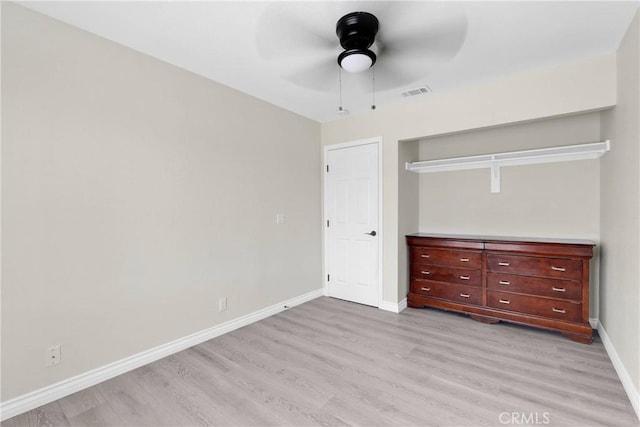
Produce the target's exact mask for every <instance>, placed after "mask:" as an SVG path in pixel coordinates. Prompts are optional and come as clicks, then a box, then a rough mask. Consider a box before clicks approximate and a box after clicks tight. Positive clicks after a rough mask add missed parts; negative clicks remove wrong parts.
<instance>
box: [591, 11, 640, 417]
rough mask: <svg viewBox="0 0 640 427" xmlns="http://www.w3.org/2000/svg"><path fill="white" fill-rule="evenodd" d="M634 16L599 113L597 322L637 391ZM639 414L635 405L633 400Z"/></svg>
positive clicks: (639, 222)
mask: <svg viewBox="0 0 640 427" xmlns="http://www.w3.org/2000/svg"><path fill="white" fill-rule="evenodd" d="M639 26H640V24H639V23H638V15H637V14H636V17H635V19H634V20H633V22H632V24H631V26H630V27H629V30H628V31H627V34H626V36H625V38H624V39H623V41H622V43H621V45H620V48H619V49H618V54H617V63H618V73H617V82H618V89H617V93H618V102H617V105H616V107H615V108H614V109H613V110H611V111H609V112H606V113H603V115H602V136H603V138H610V139H611V153H609V154H608V155H607V156H605V157H603V159H602V164H601V184H600V185H601V191H602V196H601V198H602V204H601V213H600V215H601V226H600V227H601V240H602V262H601V277H600V280H601V283H602V287H601V288H602V289H601V295H600V300H601V304H600V321H601V322H602V325H603V326H604V328H605V330H606V331H607V334H608V336H609V338H610V339H611V342H612V344H613V345H614V347H615V349H616V351H617V353H618V355H619V357H620V360H621V361H622V363H623V364H624V367H625V369H626V371H627V372H628V373H629V376H630V377H631V381H632V382H633V384H634V386H635V393H636V398H637V397H638V391H640V310H639V309H638V307H640V279H639V277H640V263H639V262H638V260H639V259H640V124H639V123H640V84H639V78H638V76H640V66H639V64H640V41H639V39H640V33H639V30H638V27H639ZM634 405H635V408H636V411H638V413H639V414H640V401H636V402H634Z"/></svg>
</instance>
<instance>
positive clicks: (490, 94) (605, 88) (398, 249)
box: [322, 55, 616, 302]
mask: <svg viewBox="0 0 640 427" xmlns="http://www.w3.org/2000/svg"><path fill="white" fill-rule="evenodd" d="M615 67H616V64H615V55H608V56H603V57H598V58H593V59H590V60H585V61H579V62H572V63H568V64H565V65H563V66H559V67H554V68H549V69H543V70H538V71H535V72H531V73H528V74H523V75H518V76H512V77H510V78H505V79H501V80H498V81H493V82H489V83H485V84H482V85H477V86H472V87H463V88H460V90H458V91H455V92H448V93H443V94H433V95H428V96H425V97H424V98H416V99H415V100H412V101H410V102H407V103H404V104H401V105H397V106H394V107H390V108H386V109H383V108H380V109H378V110H375V111H373V112H370V113H367V114H363V115H358V116H353V117H348V118H344V119H340V120H336V121H333V122H329V123H324V124H323V125H322V144H323V145H329V144H335V143H340V142H345V141H352V140H358V139H364V138H368V137H375V136H382V137H383V199H384V212H383V218H384V219H383V227H384V238H383V299H384V300H385V301H388V302H398V301H400V300H401V299H402V298H404V296H405V295H406V286H407V285H406V283H407V275H406V268H405V267H404V266H400V265H399V262H400V260H405V253H406V249H405V242H404V233H405V232H406V231H407V230H412V229H415V225H417V224H415V222H414V221H415V215H413V214H411V213H409V214H405V213H404V212H401V211H403V210H404V209H414V208H412V207H411V206H409V207H405V200H406V197H405V195H406V194H407V192H405V191H404V189H402V190H401V189H400V186H401V185H403V180H404V178H400V177H401V176H402V175H403V174H404V172H402V171H401V163H403V162H402V161H401V158H400V156H401V154H400V153H399V151H400V150H401V149H400V146H399V142H400V141H403V140H411V139H417V138H421V137H426V136H434V135H442V134H447V133H455V132H460V131H465V130H471V129H479V128H485V127H492V126H500V125H504V124H508V123H518V122H525V121H530V120H536V119H540V118H545V117H554V116H562V115H567V114H572V113H577V112H586V111H594V110H599V109H603V108H608V107H611V106H613V105H614V104H615V71H616V68H615ZM483 182H484V180H483ZM504 182H505V183H507V182H511V183H513V182H514V181H513V180H511V181H509V180H508V177H505V179H504ZM487 186H488V183H487ZM403 262H404V261H403Z"/></svg>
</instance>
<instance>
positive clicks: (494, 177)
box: [405, 140, 611, 193]
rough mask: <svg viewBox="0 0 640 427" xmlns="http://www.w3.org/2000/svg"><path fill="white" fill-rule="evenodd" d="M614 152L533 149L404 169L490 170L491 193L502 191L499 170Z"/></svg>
mask: <svg viewBox="0 0 640 427" xmlns="http://www.w3.org/2000/svg"><path fill="white" fill-rule="evenodd" d="M610 149H611V147H610V141H609V140H606V141H603V142H594V143H589V144H577V145H566V146H562V147H551V148H539V149H534V150H523V151H510V152H504V153H494V154H481V155H478V156H465V157H453V158H448V159H438V160H426V161H421V162H411V163H409V162H407V163H406V164H405V169H406V170H408V171H411V172H417V173H434V172H447V171H459V170H469V169H482V168H489V169H491V192H492V193H499V192H500V167H501V166H519V165H533V164H539V163H555V162H567V161H572V160H589V159H598V158H600V157H602V156H603V155H604V153H606V152H607V151H609V150H610Z"/></svg>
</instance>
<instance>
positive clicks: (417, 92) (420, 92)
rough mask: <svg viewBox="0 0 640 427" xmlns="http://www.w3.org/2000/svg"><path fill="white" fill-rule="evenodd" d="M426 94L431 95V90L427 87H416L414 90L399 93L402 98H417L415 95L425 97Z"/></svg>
mask: <svg viewBox="0 0 640 427" xmlns="http://www.w3.org/2000/svg"><path fill="white" fill-rule="evenodd" d="M427 93H431V88H430V87H429V86H427V85H424V86H421V87H417V88H415V89H409V90H407V91H404V92H402V93H401V95H402V96H417V95H426V94H427Z"/></svg>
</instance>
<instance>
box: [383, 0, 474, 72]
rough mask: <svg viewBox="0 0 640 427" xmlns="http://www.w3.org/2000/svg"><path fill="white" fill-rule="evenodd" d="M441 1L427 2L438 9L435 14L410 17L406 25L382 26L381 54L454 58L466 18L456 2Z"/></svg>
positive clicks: (463, 33) (390, 56)
mask: <svg viewBox="0 0 640 427" xmlns="http://www.w3.org/2000/svg"><path fill="white" fill-rule="evenodd" d="M443 3H444V2H440V3H437V4H438V5H439V6H433V5H434V3H428V6H429V7H431V8H436V7H437V8H438V9H439V10H438V11H437V14H436V15H435V16H432V17H429V18H425V19H417V20H416V19H415V18H413V22H410V23H407V25H399V26H391V25H390V26H388V27H383V28H382V29H381V31H380V36H379V44H380V46H379V54H380V56H383V57H387V58H389V59H393V57H396V58H395V59H399V58H398V57H399V56H400V55H402V56H405V57H407V58H411V57H413V58H419V57H425V56H427V57H430V58H433V59H434V60H435V59H439V60H441V61H446V60H449V59H451V58H453V57H454V56H455V55H456V54H457V53H458V51H459V50H460V48H461V47H462V45H463V44H464V41H465V38H466V35H467V18H466V15H465V13H464V10H463V9H461V8H460V6H459V5H456V4H454V5H451V4H449V3H444V4H443ZM445 6H446V7H445ZM451 6H453V8H452V7H451ZM432 12H434V11H431V12H430V13H432ZM423 13H425V12H424V11H423Z"/></svg>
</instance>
